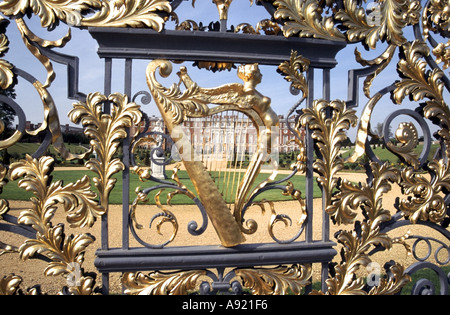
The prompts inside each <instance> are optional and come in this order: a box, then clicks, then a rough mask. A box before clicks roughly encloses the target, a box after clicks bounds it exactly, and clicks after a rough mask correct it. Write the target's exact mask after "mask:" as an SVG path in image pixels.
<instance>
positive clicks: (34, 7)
mask: <svg viewBox="0 0 450 315" xmlns="http://www.w3.org/2000/svg"><path fill="white" fill-rule="evenodd" d="M29 10H31V11H32V12H33V13H34V14H36V15H38V16H39V18H40V20H41V25H42V27H48V28H51V27H53V26H55V25H58V23H59V21H62V22H65V23H67V24H69V25H76V26H97V27H125V26H133V27H138V26H147V27H151V28H153V29H155V30H157V31H161V30H162V29H163V26H164V19H163V17H162V16H160V15H159V13H161V12H163V13H170V12H171V11H172V7H171V6H170V3H169V1H167V0H123V1H121V0H106V1H100V0H51V1H49V0H29V1H27V0H6V1H3V2H2V3H0V11H1V12H2V13H3V14H5V15H7V16H15V15H19V14H20V13H22V14H26V13H27V12H28V11H29ZM89 10H91V12H92V11H94V14H92V15H89V16H84V14H85V13H86V12H89Z"/></svg>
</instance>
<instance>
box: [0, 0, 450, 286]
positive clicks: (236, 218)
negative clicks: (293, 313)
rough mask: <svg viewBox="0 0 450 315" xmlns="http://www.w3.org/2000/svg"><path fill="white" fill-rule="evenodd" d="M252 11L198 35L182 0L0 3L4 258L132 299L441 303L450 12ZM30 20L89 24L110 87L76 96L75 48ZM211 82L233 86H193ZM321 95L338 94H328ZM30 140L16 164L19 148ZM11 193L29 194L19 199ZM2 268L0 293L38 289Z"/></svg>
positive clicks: (199, 28) (411, 6)
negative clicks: (35, 118)
mask: <svg viewBox="0 0 450 315" xmlns="http://www.w3.org/2000/svg"><path fill="white" fill-rule="evenodd" d="M255 2H256V3H253V1H250V3H249V5H250V4H251V5H253V6H254V7H255V6H262V7H263V8H265V9H266V11H267V19H265V20H262V21H261V22H260V23H258V25H256V26H255V27H253V26H252V25H250V24H248V23H243V24H240V25H236V26H231V25H228V24H229V23H228V10H229V8H230V6H232V5H233V3H232V1H231V0H229V1H228V0H214V1H213V3H215V4H216V5H217V9H218V12H219V17H220V21H219V22H217V23H211V24H209V26H204V25H203V24H201V23H197V22H195V21H193V20H186V21H183V22H181V21H179V19H178V15H177V13H180V12H179V10H181V9H182V8H183V5H186V3H183V1H182V0H172V1H169V0H125V1H120V2H119V1H112V0H111V1H109V0H108V1H77V0H73V1H72V0H68V1H45V0H41V1H34V2H27V1H22V0H7V1H2V2H0V11H1V12H2V14H3V15H4V16H5V18H3V19H2V20H1V21H0V22H1V23H2V29H1V47H2V49H1V53H2V55H3V56H5V58H6V59H2V60H0V87H1V88H2V91H3V93H2V94H1V95H0V102H1V104H2V105H1V106H2V112H3V114H2V116H1V117H2V120H1V121H0V123H2V124H1V125H0V127H1V129H0V130H1V136H2V138H1V140H0V149H2V150H3V155H2V164H0V177H1V179H2V181H1V183H2V184H1V186H0V187H1V188H2V190H3V192H2V198H4V199H2V200H1V203H0V206H1V213H2V219H3V222H2V223H1V224H0V229H1V230H3V231H5V232H4V233H2V234H1V235H2V242H1V243H0V245H1V249H2V253H3V254H4V255H3V256H2V257H1V258H4V259H10V257H13V256H14V255H15V254H18V255H19V256H20V259H22V260H24V261H25V262H26V263H30V264H35V261H32V260H31V258H37V259H38V260H43V261H44V262H45V266H44V267H42V271H41V272H43V273H44V274H45V276H47V277H53V278H55V279H62V280H61V287H62V289H61V292H62V293H63V294H93V293H99V292H101V293H103V294H107V293H110V292H111V291H112V292H117V287H118V285H119V286H120V285H121V286H123V288H124V292H125V293H127V294H188V293H200V294H217V293H225V294H242V293H252V294H305V293H306V294H333V295H334V294H336V295H337V294H399V293H405V292H408V293H412V294H429V293H437V294H447V293H448V286H449V283H448V282H449V276H448V274H447V273H446V272H449V269H448V268H449V261H450V251H449V246H448V244H449V243H448V240H449V238H450V233H449V230H448V224H449V211H448V203H449V198H448V194H449V191H450V175H449V168H448V158H449V155H450V153H449V152H450V151H449V149H448V148H449V145H450V135H449V117H450V112H449V107H448V105H447V103H446V99H447V98H448V90H449V88H450V83H449V81H448V78H447V75H446V73H445V72H444V71H445V70H446V69H447V67H448V62H449V53H448V43H445V41H448V33H449V31H450V30H449V15H448V14H447V11H448V7H449V3H448V2H446V1H433V0H431V1H427V2H425V1H423V2H420V1H414V0H385V1H380V2H374V3H370V4H366V3H361V2H360V1H356V0H342V1H334V2H332V1H331V2H330V1H316V0H306V1H296V0H277V1H270V0H257V1H255ZM191 4H192V5H196V6H203V5H206V4H205V3H201V4H200V3H195V0H193V1H192V3H189V5H191ZM208 5H211V4H209V3H208ZM254 7H251V6H249V9H248V10H249V12H252V9H253V8H254ZM249 14H251V13H249ZM33 15H35V16H37V17H38V19H39V21H40V23H41V26H42V27H44V28H47V29H48V30H49V31H51V30H53V29H55V28H57V27H58V26H59V24H60V23H61V22H62V23H65V24H67V25H69V26H70V27H69V29H82V30H83V31H84V32H88V33H89V35H90V37H92V38H91V40H92V43H97V44H98V50H97V54H98V56H99V57H100V58H101V59H103V60H104V65H105V66H104V69H101V70H98V69H90V70H89V71H88V72H92V73H93V72H98V71H101V72H103V75H102V76H103V77H104V91H103V92H96V91H89V93H86V94H84V93H82V92H80V91H79V80H80V77H81V75H82V74H81V73H80V68H79V59H78V57H77V56H69V55H65V54H62V53H60V52H58V51H57V50H58V49H59V48H62V47H64V46H65V45H66V43H68V42H69V41H70V40H71V33H70V31H69V33H67V34H66V35H65V36H64V37H63V38H62V39H60V40H46V39H43V37H44V36H43V35H36V34H35V33H34V32H33V31H32V30H31V29H30V28H29V27H28V25H27V18H28V17H30V16H33ZM170 20H172V21H174V22H173V23H174V24H175V28H174V29H169V28H168V24H169V21H170ZM10 23H13V24H15V25H16V26H17V29H18V30H19V33H20V36H21V37H22V40H23V42H24V43H25V46H26V48H27V49H28V50H29V52H31V54H32V55H33V56H34V57H35V58H36V60H37V61H39V63H40V64H41V65H42V66H44V68H45V69H46V77H45V81H44V83H42V82H41V81H39V80H38V79H36V78H35V77H34V74H31V73H29V72H28V69H27V68H23V67H26V62H25V60H23V61H24V65H23V66H22V65H19V64H14V65H13V64H11V63H10V62H9V61H7V59H8V58H7V56H8V54H7V53H8V47H9V41H8V38H7V37H6V36H7V34H8V29H9V28H10V27H11V26H10V25H9V24H10ZM357 43H360V44H362V45H363V46H364V47H365V48H366V49H367V50H372V51H373V54H372V57H370V59H369V58H367V59H366V57H364V54H363V53H361V52H360V51H359V50H355V52H354V56H353V55H343V54H340V55H339V56H340V57H342V58H343V59H354V61H355V63H357V64H359V66H360V68H358V69H353V70H350V71H349V72H348V82H340V81H339V82H333V80H332V72H333V69H334V68H335V67H336V66H337V65H338V64H339V63H340V62H341V60H340V58H338V57H337V56H338V54H339V53H340V52H341V51H344V50H345V51H347V50H348V47H349V46H351V45H353V44H357ZM380 47H383V48H380ZM368 54H369V53H368ZM397 55H398V58H397V57H396V56H397ZM350 56H351V58H350ZM342 62H344V63H345V62H346V61H342ZM54 64H63V65H65V66H66V67H67V69H66V70H67V94H68V98H69V99H72V100H74V103H73V105H72V108H71V109H70V111H69V112H68V116H69V118H70V120H71V122H72V123H73V124H76V125H78V126H79V127H78V128H79V129H77V130H78V132H79V133H82V134H83V135H84V137H85V139H87V140H88V144H86V148H85V149H84V150H83V151H81V152H70V150H69V149H70V147H69V145H68V143H67V139H68V136H67V134H70V133H71V132H70V128H72V130H74V131H73V133H76V128H75V127H73V125H71V126H69V125H67V126H66V128H64V126H63V124H62V123H60V116H59V114H60V113H59V111H58V109H59V105H58V104H57V102H55V100H54V99H53V97H52V95H51V93H50V87H51V86H52V83H53V82H54V79H55V73H56V71H55V70H54V69H55V67H54ZM143 65H144V67H145V71H143V70H142V67H143ZM261 67H264V70H265V71H266V70H267V71H269V70H268V69H270V71H272V72H273V73H277V72H278V73H279V74H278V75H279V76H280V77H281V78H284V79H285V82H283V84H284V85H283V84H281V85H280V86H279V87H276V88H277V89H279V90H283V89H284V90H285V91H286V93H291V94H293V95H298V96H297V98H298V99H297V100H296V102H295V104H289V105H283V110H284V111H283V112H277V111H278V110H275V108H274V105H273V103H274V102H275V101H276V100H274V99H272V100H271V99H270V98H269V97H268V96H266V95H265V91H264V90H262V89H261V90H259V86H260V85H261V82H264V80H265V79H266V78H265V76H264V77H263V76H262V75H261V72H262V71H261ZM441 68H442V69H443V70H442V69H441ZM199 69H200V70H199ZM137 70H138V71H137ZM395 70H396V71H397V73H395ZM221 71H222V72H223V71H228V72H230V73H236V77H235V80H236V81H237V80H240V81H239V83H236V82H234V81H232V82H224V83H223V84H222V85H218V86H215V87H211V85H209V86H202V85H203V84H200V83H198V80H199V79H200V76H203V75H205V76H206V75H208V76H211V77H214V76H216V74H217V72H221ZM136 72H139V73H145V75H142V76H141V77H137V76H136ZM117 73H119V75H117ZM393 73H395V75H396V78H393V76H392V74H393ZM361 78H365V80H364V82H363V83H362V84H360V79H361ZM117 79H120V80H119V81H121V82H122V83H123V91H121V92H117V91H115V90H114V89H115V86H116V85H115V84H114V81H115V80H117ZM22 80H24V81H23V82H28V83H29V84H31V85H32V86H33V88H34V90H35V91H36V92H37V93H38V96H39V98H38V100H39V99H40V104H42V105H40V106H42V107H43V113H44V118H43V120H42V123H41V124H39V125H37V126H36V127H35V128H30V126H28V123H27V120H30V117H29V116H27V108H26V106H25V104H23V105H22V104H18V103H17V102H16V101H15V90H14V87H15V85H16V84H17V83H18V81H19V82H22ZM136 80H138V81H139V82H136ZM144 81H146V83H147V89H146V90H141V89H140V88H137V86H139V83H142V82H144ZM212 82H213V83H211V84H214V82H216V81H212ZM380 84H381V85H380ZM360 85H361V87H360ZM374 86H377V87H378V86H382V87H381V88H380V90H379V91H378V92H376V93H373V92H372V89H373V87H374ZM317 89H320V90H321V91H320V93H318V92H317V91H316V90H317ZM333 89H339V90H346V91H348V99H347V100H346V101H343V100H332V99H331V94H332V90H333ZM360 90H362V91H363V93H364V96H365V97H366V99H367V100H365V101H363V100H362V98H363V97H362V96H361V97H360V95H359V94H360V93H359V92H360ZM317 94H321V95H322V96H321V98H316V97H315V95H317ZM389 96H390V97H391V100H389V101H388V102H386V100H387V98H388V97H389ZM408 97H409V98H410V101H408V100H407V98H408ZM139 102H141V103H142V104H139ZM387 103H388V104H389V105H387ZM390 104H397V105H396V106H398V109H391V106H390ZM149 108H153V109H155V108H157V109H158V111H159V114H158V115H159V116H160V117H161V118H159V119H158V118H156V117H152V116H151V115H150V114H149V112H147V110H148V109H149ZM377 111H380V112H381V113H377V114H375V113H376V112H377ZM380 116H381V119H382V121H383V120H384V121H383V122H379V119H380ZM14 119H15V121H16V122H17V127H16V128H15V129H14V128H12V125H13V121H14ZM377 122H378V123H377ZM397 122H399V125H398V127H397V129H395V131H394V132H391V128H392V127H394V124H395V123H397ZM36 139H37V140H36ZM34 140H36V141H37V142H38V144H37V145H35V146H31V145H29V146H26V148H28V150H29V152H27V153H28V154H27V155H26V156H13V155H12V154H11V152H15V151H14V148H17V147H21V146H23V145H22V144H23V143H24V142H27V141H28V142H32V141H34ZM69 141H70V140H69ZM32 148H33V149H32ZM50 149H52V150H54V151H55V153H56V154H53V156H51V154H52V153H51V151H50ZM286 159H288V160H289V162H288V163H287V162H286ZM70 161H73V162H74V163H81V164H84V166H85V167H84V168H80V169H86V168H87V169H88V170H89V171H88V170H86V172H85V174H86V175H84V174H83V175H81V176H80V178H76V179H74V180H68V179H67V178H62V179H63V180H58V176H57V173H58V168H57V167H55V165H56V164H58V163H61V162H70ZM358 169H359V170H358ZM69 172H70V171H69ZM71 174H80V172H79V171H77V172H73V170H72V173H71ZM64 176H70V175H67V174H65V175H64ZM138 180H139V181H140V182H139V186H140V187H135V186H133V185H135V183H136V182H137V181H138ZM67 181H69V183H68V182H67ZM70 181H71V182H70ZM12 186H14V187H12ZM15 186H17V187H15ZM120 189H121V190H122V191H121V192H120V191H119V190H120ZM9 190H11V192H9ZM17 190H18V191H19V193H17ZM15 191H16V194H14V192H15ZM20 191H22V192H26V191H27V192H31V193H32V196H31V199H30V200H29V201H28V202H25V204H21V203H19V202H18V201H16V200H15V199H20V198H23V196H20V195H21V193H20ZM393 194H394V195H395V197H396V198H392V195H393ZM283 198H284V199H283ZM113 200H119V201H118V202H117V201H113ZM177 201H178V203H180V205H176V204H175V203H177ZM117 203H120V206H117V205H116V204H117ZM194 209H195V210H194ZM14 214H17V215H14ZM61 214H63V215H64V217H63V216H61ZM57 218H63V220H65V221H67V223H68V225H69V227H68V228H69V229H68V230H67V227H65V226H64V224H63V222H57V223H56V222H55V220H56V219H57ZM97 220H98V221H99V222H96V221H97ZM113 222H114V223H117V222H120V224H119V226H120V228H119V229H118V228H117V224H112V223H113ZM143 222H146V223H145V224H143ZM318 223H319V224H318ZM69 231H70V232H69ZM11 233H12V234H13V235H16V234H17V235H21V236H20V237H16V236H13V237H11ZM69 233H70V234H69ZM94 235H95V236H96V237H95V236H94ZM338 251H340V252H341V255H340V256H339V255H337V253H338ZM387 251H389V253H388V254H386V252H387ZM393 252H396V253H400V254H399V255H393V254H392V253H393ZM89 253H90V254H89ZM89 255H91V256H90V257H91V258H92V259H91V260H92V261H93V263H92V264H91V265H90V266H89V268H94V270H87V268H86V266H85V264H84V263H85V259H86V257H87V256H89ZM94 256H95V257H94ZM5 257H8V258H5ZM392 257H395V260H393V259H392ZM16 258H18V257H17V256H16ZM8 262H9V261H8V260H4V261H3V262H2V264H3V265H2V270H3V271H4V273H5V277H4V278H3V279H2V280H1V284H2V285H1V286H0V288H1V290H2V292H1V293H3V294H18V293H20V294H39V293H41V292H40V291H39V290H38V289H36V288H30V289H26V290H22V289H21V288H20V286H21V282H22V281H23V278H22V277H21V276H19V275H14V274H10V275H8V274H9V273H10V272H11V269H14V268H13V267H11V269H8V267H7V266H6V264H7V263H8ZM423 270H427V271H429V272H428V273H425V274H426V276H421V277H424V278H423V279H417V274H418V271H423ZM14 272H16V271H14ZM96 272H98V274H99V275H101V280H100V279H99V278H100V277H98V276H97V274H95V273H96ZM116 275H118V278H116V277H115V276H116ZM112 276H114V278H111V277H112ZM430 276H431V277H434V278H436V279H435V282H433V281H432V280H430V279H429V278H430ZM425 278H427V279H425ZM111 279H113V280H114V281H117V284H115V285H111ZM316 283H317V284H318V285H317V287H315V284H316ZM27 285H28V284H27ZM30 285H32V284H30ZM408 286H410V287H409V288H408ZM118 290H120V289H118Z"/></svg>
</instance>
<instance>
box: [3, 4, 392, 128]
mask: <svg viewBox="0 0 450 315" xmlns="http://www.w3.org/2000/svg"><path fill="white" fill-rule="evenodd" d="M176 12H177V14H178V16H179V19H180V21H183V20H186V19H192V20H194V21H197V22H203V24H206V25H208V24H209V22H211V21H217V20H218V12H217V9H216V6H215V5H214V4H213V3H212V1H211V0H197V1H196V7H195V8H192V5H191V2H190V1H185V2H183V3H182V4H181V5H180V7H179V8H178V9H177V11H176ZM265 18H269V14H268V13H267V11H265V9H264V8H263V7H261V6H256V5H253V6H250V1H247V0H235V1H234V2H233V3H232V5H231V7H230V10H229V22H228V24H229V25H238V24H239V23H243V22H247V23H250V24H252V25H254V26H256V24H257V23H258V22H259V21H260V20H262V19H265ZM26 21H27V24H28V26H29V27H30V28H31V29H32V30H33V31H34V32H35V33H36V34H38V35H39V36H41V37H42V38H44V39H52V40H54V39H58V38H60V37H62V36H64V35H65V34H66V32H67V30H68V27H67V26H66V25H65V24H63V23H61V25H60V26H59V27H57V28H56V29H55V30H54V31H52V32H48V31H47V30H46V29H42V28H41V27H40V24H39V20H38V19H37V18H36V17H33V18H31V19H30V20H28V19H27V20H26ZM166 28H167V29H173V28H174V23H173V22H168V23H167V25H166ZM7 36H8V38H9V40H10V51H9V52H8V53H7V54H6V56H5V57H4V59H6V60H8V61H10V62H12V63H13V64H14V65H16V66H17V67H19V68H22V69H24V70H26V71H28V72H29V73H31V74H32V75H34V76H35V77H36V78H37V79H39V80H40V81H41V82H44V81H45V76H46V71H45V69H44V67H43V66H42V65H41V64H40V63H39V62H38V61H37V60H35V58H34V57H33V56H32V55H31V53H30V52H29V51H28V50H27V49H26V48H25V46H24V44H23V41H22V39H21V37H20V34H19V32H18V30H17V27H16V25H15V23H14V22H12V23H11V24H10V25H9V27H8V29H7ZM355 47H358V49H359V50H360V51H361V52H362V54H363V57H365V58H367V59H370V58H371V57H374V56H377V55H378V54H379V53H380V52H381V51H382V49H383V48H384V47H385V46H383V44H381V45H380V47H379V48H378V49H377V50H376V51H372V52H366V51H365V50H364V48H363V47H362V45H349V46H348V47H346V48H345V49H344V50H342V51H341V52H340V53H339V54H338V56H337V60H338V62H339V65H338V66H337V67H336V68H335V69H333V70H332V72H331V75H332V77H331V99H342V100H346V99H347V80H348V78H347V76H348V74H347V73H348V70H350V69H353V68H360V66H359V65H358V64H357V63H356V62H355V60H354V59H355V58H354V55H353V51H354V49H355ZM56 50H57V51H60V52H62V53H65V54H69V55H77V56H79V58H80V91H81V92H83V93H85V94H87V93H91V92H96V91H100V92H103V89H104V87H103V71H104V63H103V60H101V59H100V58H99V57H98V56H97V54H96V51H97V43H96V41H95V40H94V39H92V38H91V37H90V35H89V33H88V31H87V30H79V29H76V28H73V29H72V40H71V41H70V42H69V43H68V44H67V45H66V47H64V48H62V49H56ZM147 63H148V61H139V62H135V63H134V67H133V93H136V92H138V91H139V90H148V89H147V85H146V82H145V67H146V65H147ZM396 63H397V62H396V61H395V60H394V61H393V62H392V63H391V65H390V66H389V68H388V69H386V70H385V71H384V72H383V73H382V76H380V77H379V78H377V79H376V80H375V82H374V84H373V86H372V90H371V91H372V94H374V93H375V92H377V91H378V90H379V89H381V88H383V87H385V86H387V85H389V84H391V83H393V82H394V81H395V80H397V79H398V76H397V73H396V70H395V67H396ZM53 64H54V68H55V71H56V74H57V77H56V80H55V81H54V82H53V84H52V86H51V87H50V88H49V91H50V93H51V94H52V96H53V98H54V100H55V102H56V104H57V106H58V111H59V116H60V121H61V123H62V124H66V123H70V120H69V119H68V117H67V113H68V112H69V111H70V110H71V109H72V103H73V101H72V100H68V99H67V97H66V96H67V89H66V84H67V82H66V74H65V71H66V69H65V67H64V66H61V65H59V64H56V63H53ZM123 64H124V62H123V61H121V60H119V61H115V62H114V64H113V77H114V81H113V89H112V90H113V92H123V75H122V73H123V72H122V71H123V70H122V69H123ZM190 64H191V63H188V64H187V65H190ZM175 67H177V65H175ZM261 70H262V73H263V81H262V83H261V84H260V85H259V86H258V90H259V91H260V92H261V93H262V94H264V95H267V96H269V97H270V98H271V99H272V107H273V108H274V110H275V111H276V112H277V113H278V114H283V115H285V114H287V112H288V110H289V109H290V108H291V106H292V105H293V104H294V103H296V102H297V100H298V98H299V97H298V96H292V95H291V94H290V93H289V84H288V83H287V82H286V81H284V79H283V78H282V77H281V76H280V75H279V74H277V73H276V67H268V66H265V67H261ZM174 72H176V71H174ZM189 72H190V75H191V77H192V78H193V79H194V80H195V81H196V82H198V84H199V85H200V86H202V87H214V86H219V85H221V84H224V83H231V82H240V80H239V79H238V78H237V76H236V72H235V71H233V70H232V71H231V72H222V73H212V72H208V71H205V70H201V71H200V70H197V69H194V68H193V69H190V70H189ZM316 79H317V81H320V79H321V78H320V74H319V73H317V74H316ZM164 82H168V83H167V86H169V85H171V84H172V83H174V82H178V80H177V77H176V76H174V77H171V78H169V79H168V80H166V81H164ZM361 83H362V80H361ZM316 87H317V88H316V92H315V98H320V97H321V96H322V92H321V87H320V82H317V85H316ZM16 91H17V94H18V97H17V99H16V102H17V103H19V104H20V105H21V106H22V107H23V108H24V109H25V112H26V114H27V120H30V121H32V122H34V123H38V122H41V121H42V120H43V110H42V104H41V102H40V99H39V96H38V94H37V93H36V91H35V90H34V88H33V87H32V86H31V85H30V84H29V83H28V82H25V81H24V80H20V81H19V84H18V85H17V87H16ZM360 94H361V96H360V104H361V105H360V107H359V109H358V111H361V108H362V107H363V106H364V105H365V104H366V102H367V101H368V100H367V98H365V97H364V96H363V94H362V92H361V93H360ZM386 106H388V108H389V112H391V111H392V110H393V109H392V106H393V105H392V103H391V102H390V100H389V96H385V97H384V98H383V100H382V101H381V102H380V103H379V105H377V111H379V114H378V113H377V112H375V114H374V115H375V116H374V121H376V122H377V121H378V122H382V121H383V120H384V118H385V117H383V116H384V115H385V112H386ZM378 108H379V109H378ZM143 110H144V111H145V112H147V113H148V114H149V115H158V112H157V110H156V107H155V105H154V104H149V105H145V106H143ZM394 128H395V127H394Z"/></svg>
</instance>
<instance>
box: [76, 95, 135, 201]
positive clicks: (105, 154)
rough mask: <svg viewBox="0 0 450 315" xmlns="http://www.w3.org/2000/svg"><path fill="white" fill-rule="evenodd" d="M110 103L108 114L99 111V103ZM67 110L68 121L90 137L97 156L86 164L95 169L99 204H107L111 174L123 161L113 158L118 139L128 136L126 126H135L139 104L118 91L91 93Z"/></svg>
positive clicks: (100, 104)
mask: <svg viewBox="0 0 450 315" xmlns="http://www.w3.org/2000/svg"><path fill="white" fill-rule="evenodd" d="M106 101H110V102H111V114H106V113H103V112H102V109H101V107H102V104H103V103H104V102H106ZM73 107H74V108H73V109H72V110H71V111H70V112H69V117H70V120H71V121H72V122H74V123H76V124H78V123H80V122H81V124H82V125H83V127H84V128H85V130H84V133H85V135H86V136H87V137H89V138H91V139H92V140H91V146H92V149H93V150H94V151H95V152H96V154H97V159H94V158H91V159H90V160H89V161H87V162H86V163H85V166H86V167H87V168H89V169H90V170H91V171H93V172H95V173H96V174H97V175H98V176H99V177H98V178H97V177H94V179H93V181H94V185H95V187H97V188H98V190H99V192H100V203H101V204H102V205H104V206H105V207H107V205H108V204H109V202H108V200H109V194H110V192H111V190H112V189H113V188H114V185H115V183H116V179H115V178H112V176H113V175H114V174H115V173H117V172H120V171H122V170H123V169H124V165H123V163H122V161H120V159H118V158H113V156H114V154H115V153H116V151H117V149H118V147H119V144H120V140H121V139H124V138H125V137H127V132H126V130H125V128H129V127H131V126H133V125H138V124H139V122H140V121H141V118H142V112H141V111H140V110H139V108H140V106H139V105H137V104H135V103H129V102H128V97H127V96H126V95H122V94H120V93H115V94H111V95H110V96H108V97H106V96H105V95H102V94H100V93H98V92H97V93H92V94H89V95H88V96H87V97H86V102H79V103H75V104H73Z"/></svg>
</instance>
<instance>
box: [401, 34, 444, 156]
mask: <svg viewBox="0 0 450 315" xmlns="http://www.w3.org/2000/svg"><path fill="white" fill-rule="evenodd" d="M402 52H403V54H404V56H405V57H404V58H403V59H401V60H400V61H399V62H398V71H399V73H400V74H401V76H402V80H401V81H400V82H398V83H396V89H395V90H394V91H393V93H392V96H393V100H394V101H395V102H396V103H398V104H400V103H401V102H402V101H403V99H404V98H405V97H406V96H410V97H411V98H412V99H413V100H414V101H416V102H418V101H421V100H423V99H425V98H426V99H428V101H426V102H425V106H424V107H423V113H424V116H425V117H426V118H428V119H430V120H432V121H433V119H435V120H438V121H439V124H440V126H441V129H440V130H438V132H437V133H438V134H439V136H440V137H441V138H442V139H443V140H444V142H445V143H446V147H447V148H446V149H447V156H450V146H449V145H450V132H449V128H450V109H449V107H448V105H447V103H446V102H445V99H444V96H443V89H444V83H443V82H442V80H441V78H442V77H443V76H444V75H445V74H444V73H443V72H442V71H441V70H440V69H437V68H435V69H433V70H431V71H430V72H428V71H426V70H427V69H426V67H427V63H426V61H424V60H423V59H421V58H422V57H424V56H425V57H426V56H428V55H429V53H430V50H429V48H428V46H427V45H426V44H425V43H424V42H423V41H419V40H415V41H413V42H412V43H406V44H405V45H403V46H402Z"/></svg>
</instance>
